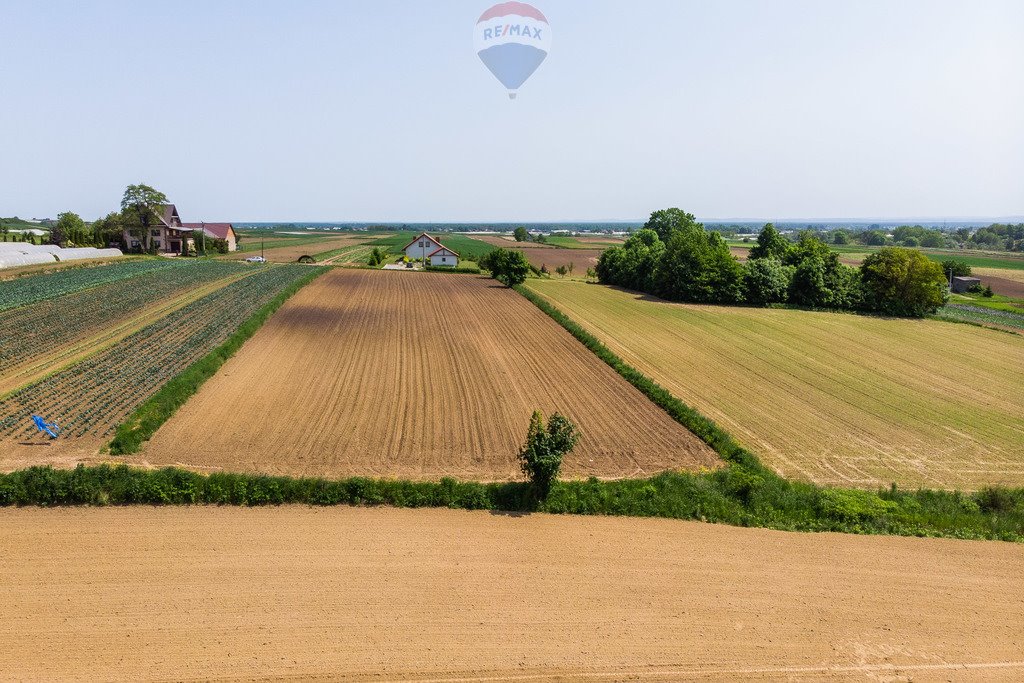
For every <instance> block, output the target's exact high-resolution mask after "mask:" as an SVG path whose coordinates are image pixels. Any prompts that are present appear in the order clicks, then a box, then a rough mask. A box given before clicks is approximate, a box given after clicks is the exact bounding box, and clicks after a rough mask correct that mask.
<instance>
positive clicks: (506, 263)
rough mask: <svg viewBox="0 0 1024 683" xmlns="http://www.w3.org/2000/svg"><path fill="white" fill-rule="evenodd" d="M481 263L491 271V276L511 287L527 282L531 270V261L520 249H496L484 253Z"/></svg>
mask: <svg viewBox="0 0 1024 683" xmlns="http://www.w3.org/2000/svg"><path fill="white" fill-rule="evenodd" d="M479 264H480V267H481V268H483V269H484V270H488V271H490V272H491V277H493V278H494V279H496V280H499V281H501V282H503V283H504V284H506V285H508V286H509V287H515V286H516V285H521V284H523V283H524V282H526V276H527V274H529V272H530V262H529V261H527V260H526V255H525V254H524V253H523V252H521V251H519V250H518V249H495V250H494V251H491V252H489V253H487V254H486V255H484V257H483V258H481V259H480V261H479Z"/></svg>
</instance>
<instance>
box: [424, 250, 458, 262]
mask: <svg viewBox="0 0 1024 683" xmlns="http://www.w3.org/2000/svg"><path fill="white" fill-rule="evenodd" d="M430 265H432V266H457V265H459V257H458V256H456V255H455V252H453V251H451V250H449V249H442V250H441V251H439V252H437V253H436V254H434V255H433V256H431V257H430Z"/></svg>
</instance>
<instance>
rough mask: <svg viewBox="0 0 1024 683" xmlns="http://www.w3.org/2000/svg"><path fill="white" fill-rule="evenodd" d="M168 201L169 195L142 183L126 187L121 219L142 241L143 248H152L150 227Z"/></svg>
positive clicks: (157, 219) (155, 221)
mask: <svg viewBox="0 0 1024 683" xmlns="http://www.w3.org/2000/svg"><path fill="white" fill-rule="evenodd" d="M166 203H167V195H165V194H164V193H163V192H160V191H159V190H157V189H154V188H152V187H150V186H149V185H145V184H143V183H140V184H138V185H129V186H128V187H127V188H125V191H124V196H123V197H122V198H121V220H122V221H123V224H124V227H125V228H126V229H127V230H128V233H129V234H131V235H133V236H136V237H138V238H139V240H140V241H141V242H142V246H143V249H144V250H145V251H149V249H150V243H151V240H150V228H151V227H152V226H153V225H156V224H157V222H158V221H159V220H160V219H159V214H158V212H159V211H160V210H161V208H162V207H163V205H164V204H166Z"/></svg>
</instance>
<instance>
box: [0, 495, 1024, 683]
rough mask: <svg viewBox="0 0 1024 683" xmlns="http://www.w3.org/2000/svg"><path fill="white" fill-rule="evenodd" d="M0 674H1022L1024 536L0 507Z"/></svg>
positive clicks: (464, 516) (729, 677) (537, 518)
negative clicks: (996, 538) (1002, 539)
mask: <svg viewBox="0 0 1024 683" xmlns="http://www.w3.org/2000/svg"><path fill="white" fill-rule="evenodd" d="M0 557H2V558H3V561H0V672H2V673H0V676H2V677H3V678H4V679H7V680H131V681H137V680H195V679H203V680H211V679H216V680H225V679H231V680H257V679H264V680H265V679H278V680H324V681H326V680H332V681H335V680H349V681H351V680H373V681H393V680H418V681H421V682H422V681H425V680H430V681H470V680H477V681H479V680H487V681H498V680H517V681H555V680H559V681H565V680H573V681H582V680H600V681H621V680H631V681H632V680H659V681H680V680H695V679H699V680H714V681H738V680H746V681H749V680H758V681H766V680H773V681H775V680H801V681H805V680H807V681H810V680H813V681H822V680H827V681H838V680H853V681H910V680H913V681H916V682H921V681H950V680H954V681H980V680H985V681H1019V680H1021V679H1022V678H1024V662H1022V660H1024V616H1022V615H1024V584H1022V582H1021V581H1020V569H1021V567H1022V566H1024V547H1022V546H1020V545H1013V544H1009V543H998V542H977V541H955V540H938V539H917V538H885V537H864V536H844V535H837V534H793V533H784V532H777V531H766V530H763V529H741V528H734V527H726V526H718V525H710V524H700V523H695V522H676V521H671V520H658V519H620V518H582V517H553V516H549V515H529V516H526V517H521V518H515V517H509V516H500V515H491V514H488V513H486V512H464V511H456V510H393V509H365V508H363V509H360V508H330V509H312V508H304V507H284V508H273V509H269V508H262V509H239V508H152V507H140V508H131V509H117V508H104V509H56V510H40V509H21V510H18V509H15V510H3V511H0Z"/></svg>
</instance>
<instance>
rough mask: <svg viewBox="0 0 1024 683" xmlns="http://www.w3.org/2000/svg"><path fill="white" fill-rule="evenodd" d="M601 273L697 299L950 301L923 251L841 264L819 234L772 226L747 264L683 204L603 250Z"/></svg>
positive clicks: (892, 310)
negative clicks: (796, 234)
mask: <svg viewBox="0 0 1024 683" xmlns="http://www.w3.org/2000/svg"><path fill="white" fill-rule="evenodd" d="M597 276H598V278H599V280H600V281H601V282H603V283H606V284H613V285H619V286H623V287H628V288H630V289H636V290H640V291H643V292H648V293H651V294H655V295H657V296H660V297H663V298H665V299H670V300H673V301H692V302H700V303H717V304H737V303H749V304H755V305H767V304H777V303H778V304H782V303H785V304H793V305H797V306H804V307H809V308H827V309H845V310H867V311H877V312H882V313H886V314H890V315H903V316H923V315H925V314H927V313H929V312H934V311H935V310H936V309H937V308H938V307H939V306H942V305H943V304H944V303H945V301H946V279H945V275H944V274H943V272H942V267H941V266H940V265H939V264H938V263H933V262H932V261H930V260H928V258H927V257H925V256H924V255H923V254H921V253H920V252H918V251H915V250H911V249H904V248H900V247H887V248H883V249H881V250H880V251H878V252H877V253H875V254H872V255H871V256H869V257H868V258H867V259H866V260H865V261H864V263H863V265H862V266H861V267H860V269H856V268H851V267H849V266H846V265H844V264H842V263H840V261H839V255H838V254H837V253H835V252H834V251H832V250H831V249H830V248H829V245H828V244H826V243H825V242H824V241H823V240H821V239H820V238H819V237H817V236H815V235H814V234H812V233H809V232H808V233H803V234H801V235H800V238H799V240H798V241H797V242H795V243H794V242H790V241H789V240H788V239H786V238H785V237H784V236H783V235H782V234H780V233H779V232H778V230H776V229H775V227H774V226H773V225H772V224H770V223H769V224H768V225H766V226H765V227H764V228H763V229H762V230H761V233H760V234H759V235H758V238H757V243H756V244H755V245H754V246H753V247H752V248H751V250H750V255H749V258H748V261H747V263H745V264H744V263H740V261H739V260H738V259H737V258H736V257H735V256H734V255H733V254H732V253H731V252H730V250H729V246H728V245H727V244H726V242H725V240H724V239H723V238H722V236H721V235H720V234H718V233H717V232H711V231H708V230H706V229H705V228H704V226H703V225H702V224H700V223H698V222H697V220H696V219H695V218H694V217H693V215H692V214H689V213H686V212H685V211H682V210H680V209H665V210H662V211H655V212H654V213H653V214H651V218H650V220H648V221H647V223H646V224H645V225H644V227H643V228H642V229H641V230H639V231H637V232H635V233H633V235H631V236H630V238H629V239H628V240H627V241H626V243H625V244H624V245H623V246H622V247H613V248H611V249H608V250H606V251H605V252H604V253H603V254H602V255H601V258H600V260H599V261H598V265H597Z"/></svg>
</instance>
